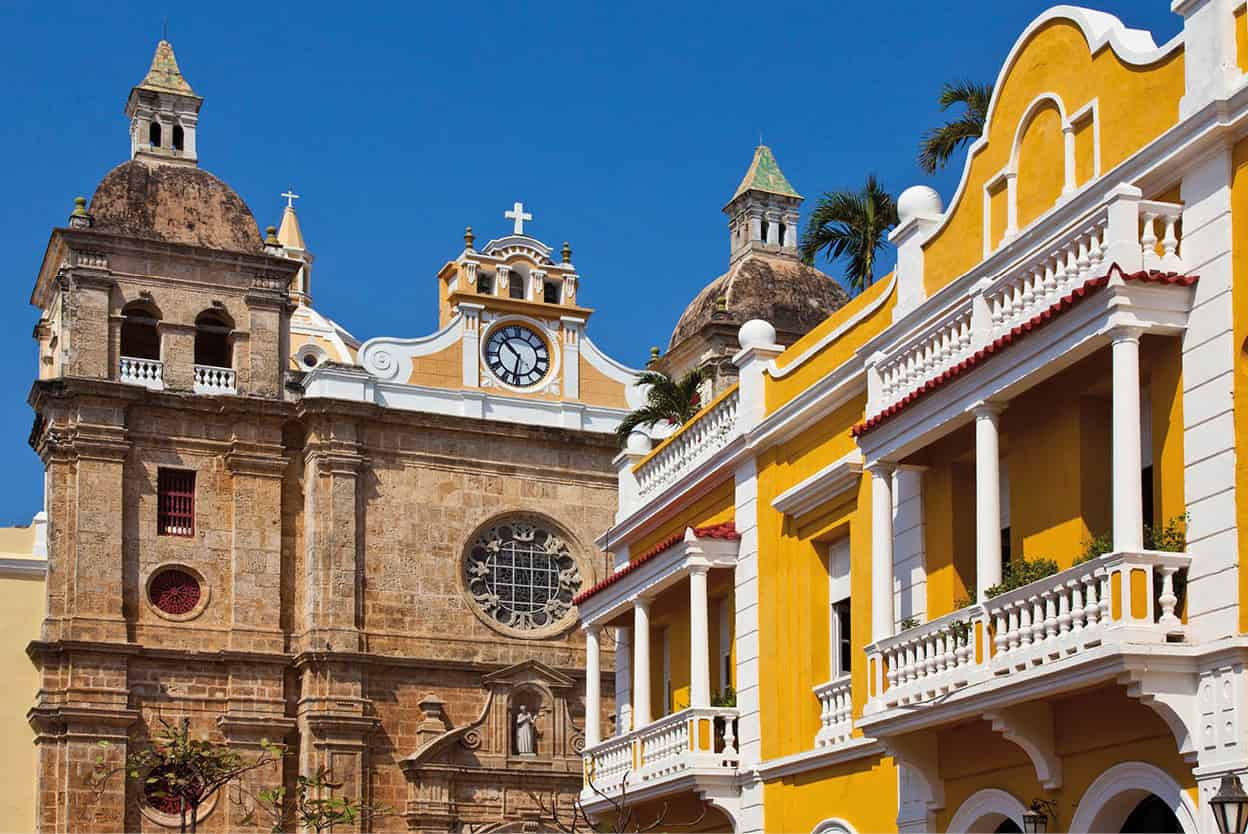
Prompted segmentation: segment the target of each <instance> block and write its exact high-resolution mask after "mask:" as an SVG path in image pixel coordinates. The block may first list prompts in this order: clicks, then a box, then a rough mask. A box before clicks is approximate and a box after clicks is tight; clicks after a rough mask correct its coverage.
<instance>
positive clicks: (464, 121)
mask: <svg viewBox="0 0 1248 834" xmlns="http://www.w3.org/2000/svg"><path fill="white" fill-rule="evenodd" d="M1049 5H1051V4H1050V3H1047V2H1043V0H941V2H939V3H933V2H930V0H922V2H920V1H919V0H908V1H907V0H894V2H889V3H836V2H806V3H791V2H785V1H784V0H779V2H770V3H757V2H739V1H738V0H720V2H699V3H670V4H657V3H654V4H644V5H643V4H625V3H612V4H603V3H585V2H570V3H521V2H510V3H505V4H496V3H472V4H467V3H439V4H430V3H423V2H416V3H405V4H393V5H382V4H373V3H355V4H342V3H326V2H319V0H309V1H308V2H301V3H287V4H277V3H274V4H269V3H264V4H261V3H249V4H241V3H232V2H214V3H195V4H185V3H179V4H173V5H166V6H162V5H160V4H150V3H149V4H143V5H142V6H140V5H137V4H136V5H133V6H130V5H120V4H111V3H107V2H100V0H92V2H78V0H69V2H62V3H57V4H55V6H54V7H52V6H49V5H48V4H46V3H35V2H31V3H12V2H9V3H6V4H5V5H4V7H3V8H0V72H2V73H3V75H2V76H0V77H2V78H3V81H4V83H3V85H2V87H0V89H2V92H0V104H3V108H2V110H0V112H2V113H3V121H2V122H0V123H2V124H3V127H2V128H0V159H3V160H5V162H4V166H3V171H4V176H3V179H2V180H0V181H2V182H3V184H4V189H3V193H4V196H5V199H4V200H3V201H0V253H2V254H0V263H2V264H3V269H4V281H5V285H6V286H7V287H8V288H9V292H10V301H11V303H9V304H7V305H3V306H0V334H2V335H0V338H2V339H3V345H2V347H3V349H0V375H3V381H4V383H5V385H4V390H7V391H8V392H9V393H8V395H7V397H6V398H5V399H4V400H3V403H2V405H0V455H3V459H4V460H5V461H6V464H7V466H6V468H7V471H8V472H9V474H8V476H7V477H6V478H4V479H3V480H2V481H0V523H19V522H20V523H24V522H25V521H27V520H29V518H30V516H31V515H32V514H33V513H34V512H36V511H37V510H38V508H39V505H40V501H41V497H40V496H41V475H40V464H39V461H38V459H37V457H36V456H35V455H34V453H33V452H32V451H31V450H30V448H29V447H28V446H27V444H26V437H27V434H28V432H29V430H30V425H31V420H32V413H31V411H30V409H29V407H28V406H27V405H26V403H25V400H26V396H27V393H28V392H29V389H30V383H31V380H32V379H33V378H34V376H35V372H36V365H35V361H36V353H35V343H34V341H33V339H31V336H30V334H31V329H32V327H33V325H34V324H35V322H36V321H37V318H38V314H37V311H36V310H35V309H34V308H33V307H30V306H29V304H28V301H29V297H30V289H31V287H32V286H33V282H34V278H35V272H36V269H37V268H38V265H39V259H40V257H41V256H42V254H43V251H44V246H45V244H46V242H47V237H48V233H49V230H50V229H51V228H52V227H53V226H55V225H61V224H63V223H64V222H65V219H66V217H67V216H68V214H69V211H70V210H71V209H72V207H73V198H74V196H75V195H79V194H81V195H84V196H87V197H89V196H90V195H91V193H92V191H93V190H94V188H95V185H96V183H98V182H99V180H100V179H101V178H102V177H103V175H104V174H105V173H106V172H107V171H108V170H109V169H110V168H111V167H113V166H114V165H116V164H118V163H120V162H122V161H124V160H125V158H126V156H127V154H128V152H129V144H128V139H127V125H126V120H125V117H124V116H123V114H122V108H123V106H124V104H125V100H126V96H127V94H128V92H129V90H130V87H131V86H133V85H134V84H135V83H137V82H138V81H139V80H140V79H141V78H142V76H143V74H144V73H145V71H146V70H147V66H148V63H149V61H150V60H151V56H152V52H153V50H154V48H155V44H156V41H157V40H158V39H159V37H160V33H161V20H162V18H163V17H164V16H165V15H168V16H169V39H170V41H171V42H172V43H173V45H174V49H175V51H176V53H177V57H178V61H179V63H180V64H181V67H182V71H183V73H184V74H185V76H186V77H187V79H188V80H189V81H190V83H191V84H192V86H193V87H194V88H195V90H196V92H198V93H199V94H200V95H202V96H203V97H204V98H205V103H204V106H203V110H202V112H201V118H200V127H199V151H200V162H201V165H202V166H203V167H205V168H207V169H208V170H210V171H212V172H213V173H215V174H217V175H218V176H220V177H222V178H223V179H224V180H226V181H227V182H228V183H230V184H231V185H232V186H233V187H234V188H235V189H236V190H237V191H238V192H239V193H240V194H241V195H242V197H243V199H244V200H246V201H247V203H248V204H249V205H250V206H251V208H252V210H253V211H254V212H255V214H256V218H257V221H258V222H259V224H260V225H261V226H262V227H263V226H264V225H267V224H269V223H277V221H278V219H279V217H280V211H281V206H282V203H283V201H282V199H281V198H280V197H279V194H280V193H281V192H282V191H285V190H286V189H287V187H288V186H291V185H293V186H294V188H295V190H296V191H297V192H298V193H300V194H302V195H303V199H302V200H300V201H299V203H298V206H297V207H298V209H299V216H300V219H301V221H302V224H303V230H304V235H305V237H306V239H307V243H308V246H309V248H310V249H311V250H312V251H313V253H314V254H315V255H316V258H317V262H316V270H315V274H314V279H313V280H314V282H313V291H314V298H315V306H316V307H317V308H318V309H320V310H321V311H322V312H324V313H326V314H327V315H330V316H332V317H334V318H336V319H337V320H338V321H339V322H341V323H342V324H343V325H344V326H346V327H347V328H348V329H350V330H351V331H352V332H353V333H355V335H356V336H358V337H360V338H361V339H367V338H369V337H370V336H381V335H391V336H416V335H422V334H425V333H428V332H430V331H431V330H432V329H433V328H434V327H435V324H436V297H435V286H436V285H435V278H434V276H435V274H436V272H437V270H438V268H439V267H440V266H441V265H442V264H443V263H444V262H445V261H446V260H447V259H449V258H451V257H454V255H455V254H456V253H457V252H458V251H459V248H460V247H461V246H462V234H463V229H464V226H465V225H471V226H473V227H474V229H475V230H476V232H477V235H478V238H479V239H488V238H489V237H493V236H497V235H499V234H502V233H505V232H506V231H507V230H508V229H509V227H510V225H509V223H508V221H505V220H504V219H503V216H502V215H503V211H504V210H506V209H507V208H509V207H510V206H511V204H512V202H513V201H515V200H523V201H524V203H525V206H526V208H527V209H528V210H530V211H532V212H533V214H534V215H535V219H534V221H533V222H532V223H531V224H530V226H529V230H530V231H531V232H532V233H533V234H534V235H536V236H537V237H539V238H542V239H544V240H545V241H546V242H547V243H550V244H551V245H553V246H555V247H558V245H559V244H560V243H561V242H562V241H564V240H568V241H570V242H571V244H572V247H573V249H574V252H575V254H574V257H573V260H574V262H575V263H576V265H577V268H578V270H579V272H580V273H581V275H582V276H583V277H582V284H581V298H580V300H581V302H582V303H584V304H587V305H588V306H591V307H594V308H596V309H597V311H598V312H597V313H596V314H595V316H594V317H593V319H592V320H591V321H590V330H589V332H590V335H591V337H592V338H593V339H594V340H595V341H596V342H597V343H598V344H599V345H600V346H602V347H603V348H604V349H605V350H606V351H607V352H608V353H610V354H611V355H613V356H615V357H616V358H618V359H620V360H622V361H624V362H627V363H629V364H631V365H634V366H637V365H640V364H641V363H643V362H644V361H645V358H646V356H647V350H648V348H649V346H650V345H660V346H664V347H665V346H666V343H667V338H668V336H669V335H670V333H671V329H672V326H673V325H674V324H675V321H676V318H677V317H678V316H679V315H680V312H681V311H682V310H683V309H684V306H685V305H686V304H687V303H688V301H689V300H690V299H691V298H692V297H693V296H694V295H695V294H696V292H697V291H698V289H700V288H701V287H702V286H703V285H704V284H706V283H707V282H708V281H710V280H711V279H713V278H714V277H716V276H717V275H719V274H720V273H721V272H723V270H724V268H725V266H726V263H727V255H728V237H727V231H726V227H725V218H724V217H723V215H722V214H720V208H721V207H722V206H723V204H724V203H725V202H726V201H727V199H728V198H729V197H730V196H731V194H732V191H733V189H734V188H735V186H736V184H737V182H738V181H739V179H740V178H741V176H742V175H743V174H744V172H745V169H746V167H747V165H748V164H749V160H750V156H751V153H752V151H753V147H754V145H755V143H756V142H757V141H758V136H759V131H760V130H761V131H762V132H763V137H764V140H765V141H766V142H767V144H769V145H770V146H771V147H772V148H773V149H774V150H775V152H776V156H777V158H778V160H779V162H780V165H781V167H782V168H783V170H784V172H785V174H786V175H787V176H788V178H789V180H790V181H791V182H792V183H793V184H794V186H795V187H796V188H797V189H798V191H800V192H801V193H803V194H805V195H806V196H807V198H808V202H807V206H806V207H807V208H809V207H810V205H811V204H812V203H813V201H814V198H815V197H816V196H817V195H818V194H819V193H821V192H823V191H827V190H832V189H837V188H842V187H849V186H857V185H859V184H861V182H862V181H863V179H864V178H865V175H866V174H867V173H868V172H875V173H877V174H878V175H879V176H880V177H881V178H882V180H883V181H884V183H885V184H886V185H887V186H888V187H889V188H890V189H891V190H892V191H893V192H894V193H897V192H899V191H901V190H902V189H904V188H906V187H907V186H909V185H913V184H916V183H921V182H924V183H928V184H930V185H932V186H934V187H936V188H937V189H938V190H939V191H940V192H941V193H942V194H943V195H944V197H945V198H946V200H947V199H948V198H949V196H950V195H951V194H952V192H953V190H954V188H955V187H956V185H957V177H958V176H959V175H960V173H961V160H960V159H959V160H958V161H957V162H956V163H955V164H954V165H951V166H950V167H949V168H948V169H946V170H945V171H943V172H941V173H940V174H938V175H937V176H935V177H930V178H929V177H925V176H923V175H922V173H921V172H920V171H919V170H918V168H917V166H916V165H915V162H914V157H915V148H916V145H917V142H918V139H919V137H920V135H921V134H922V132H923V131H924V130H925V129H926V128H928V127H930V126H932V125H934V124H936V123H937V122H938V121H939V120H940V118H941V117H940V114H939V111H938V108H937V106H936V97H937V95H938V93H939V90H940V86H941V83H942V82H944V81H946V80H954V79H958V78H963V77H965V78H972V79H977V80H980V79H982V80H993V79H995V77H996V74H997V72H998V70H999V68H1000V64H1001V62H1002V61H1003V60H1004V58H1005V56H1006V54H1007V52H1008V51H1009V49H1010V47H1011V45H1012V44H1013V43H1014V40H1015V38H1016V37H1017V36H1018V34H1019V33H1020V32H1021V31H1022V30H1023V28H1024V27H1025V26H1026V24H1027V23H1028V22H1029V21H1030V20H1031V19H1032V18H1033V17H1035V16H1036V15H1037V14H1039V13H1040V12H1041V11H1043V10H1044V9H1045V8H1046V7H1048V6H1049ZM1096 7H1097V8H1100V9H1102V10H1104V11H1108V12H1111V13H1113V14H1116V15H1118V16H1119V17H1120V18H1122V19H1123V21H1124V22H1126V23H1127V24H1128V25H1131V26H1134V27H1137V28H1145V29H1149V30H1151V31H1152V32H1153V33H1154V37H1155V38H1156V40H1157V42H1158V43H1162V42H1163V41H1165V40H1168V39H1169V38H1170V37H1172V36H1173V35H1174V34H1176V33H1177V32H1178V31H1179V30H1180V28H1181V21H1180V19H1179V18H1178V17H1177V16H1174V15H1172V14H1171V13H1170V12H1169V7H1170V0H1096ZM51 8H54V9H55V11H54V12H52V11H50V9H51ZM890 262H891V258H890ZM824 268H825V269H827V271H829V272H830V273H831V274H833V275H838V274H839V269H838V268H837V267H836V266H825V267H824Z"/></svg>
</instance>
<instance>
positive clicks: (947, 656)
mask: <svg viewBox="0 0 1248 834" xmlns="http://www.w3.org/2000/svg"><path fill="white" fill-rule="evenodd" d="M1190 564H1191V557H1190V556H1188V555H1187V554H1184V553H1162V552H1158V551H1145V552H1141V553H1121V552H1119V553H1108V554H1106V555H1104V556H1101V557H1099V558H1097V559H1093V560H1091V561H1089V562H1085V563H1083V564H1081V565H1075V566H1074V567H1072V568H1069V569H1067V570H1064V571H1061V572H1060V573H1057V574H1054V575H1053V576H1049V577H1045V578H1044V579H1040V580H1037V581H1035V582H1032V583H1031V584H1029V585H1024V586H1023V587H1021V588H1016V589H1015V590H1013V591H1009V592H1007V593H1004V594H1001V595H1000V596H997V597H994V598H992V599H990V600H988V601H986V602H983V603H980V604H976V605H972V606H969V607H967V608H963V609H961V610H959V611H955V612H953V613H951V614H947V615H945V616H943V617H940V618H939V619H936V620H933V621H932V622H930V623H926V624H924V625H921V626H917V627H915V628H911V629H907V630H906V631H903V632H901V633H900V634H897V635H894V636H893V637H890V638H888V639H887V640H881V641H879V642H878V643H875V644H874V645H871V646H868V647H867V657H868V663H869V664H870V666H871V668H872V669H879V670H882V671H883V675H882V678H881V677H877V678H876V685H877V686H882V691H876V692H875V693H874V695H872V696H871V697H869V698H868V702H867V706H866V709H865V710H864V713H865V714H874V713H877V712H881V711H883V710H887V709H893V708H895V707H899V706H908V707H914V706H917V705H921V704H923V703H924V702H928V701H932V700H933V699H936V698H939V697H941V696H944V695H948V694H950V693H954V692H956V691H958V690H959V689H962V688H963V687H966V686H968V685H971V684H975V683H982V682H985V681H990V680H994V679H995V680H1000V679H1002V678H1008V676H1010V675H1013V674H1017V673H1020V672H1025V671H1029V670H1033V669H1036V668H1039V667H1044V666H1047V665H1052V664H1056V663H1059V662H1061V661H1063V660H1066V659H1068V658H1077V657H1078V656H1080V655H1082V654H1086V653H1087V652H1089V651H1091V650H1093V649H1098V648H1101V647H1111V648H1112V647H1114V646H1125V645H1127V644H1130V643H1164V642H1166V641H1168V640H1171V639H1180V640H1181V639H1182V638H1183V636H1184V633H1185V632H1184V626H1183V623H1182V621H1181V620H1180V619H1179V616H1178V612H1177V610H1176V608H1177V605H1178V597H1177V595H1176V593H1175V584H1174V577H1175V574H1176V573H1178V572H1179V571H1181V570H1183V569H1185V568H1187V567H1188V566H1189V565H1190Z"/></svg>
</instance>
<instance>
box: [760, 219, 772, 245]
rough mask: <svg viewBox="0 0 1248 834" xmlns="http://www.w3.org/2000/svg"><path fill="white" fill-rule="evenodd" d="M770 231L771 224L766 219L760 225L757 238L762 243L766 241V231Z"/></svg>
mask: <svg viewBox="0 0 1248 834" xmlns="http://www.w3.org/2000/svg"><path fill="white" fill-rule="evenodd" d="M770 231H771V224H770V223H768V222H767V221H766V220H764V221H763V225H762V231H761V237H759V240H761V241H762V242H763V243H766V242H767V233H768V232H770Z"/></svg>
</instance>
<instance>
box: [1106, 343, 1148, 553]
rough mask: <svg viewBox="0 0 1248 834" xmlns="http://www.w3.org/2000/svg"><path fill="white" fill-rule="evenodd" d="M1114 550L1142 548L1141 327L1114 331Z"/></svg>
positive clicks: (1136, 549)
mask: <svg viewBox="0 0 1248 834" xmlns="http://www.w3.org/2000/svg"><path fill="white" fill-rule="evenodd" d="M1112 338H1113V349H1112V350H1113V363H1114V383H1113V384H1114V394H1113V397H1114V402H1113V420H1114V439H1113V448H1114V456H1113V467H1114V472H1113V476H1114V480H1113V483H1114V487H1113V493H1114V518H1113V530H1114V550H1128V551H1138V550H1141V549H1142V548H1143V547H1144V499H1143V495H1142V491H1143V475H1142V473H1141V455H1140V330H1139V329H1138V328H1134V327H1122V328H1118V329H1117V330H1114V331H1113V333H1112Z"/></svg>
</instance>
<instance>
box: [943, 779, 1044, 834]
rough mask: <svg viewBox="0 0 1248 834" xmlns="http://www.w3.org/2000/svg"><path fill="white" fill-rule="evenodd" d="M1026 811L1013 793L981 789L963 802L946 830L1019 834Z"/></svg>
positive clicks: (978, 833) (986, 833) (972, 833)
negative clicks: (1016, 833) (1017, 833)
mask: <svg viewBox="0 0 1248 834" xmlns="http://www.w3.org/2000/svg"><path fill="white" fill-rule="evenodd" d="M1026 810H1027V809H1026V808H1025V807H1024V806H1023V803H1022V802H1020V801H1019V800H1018V799H1017V798H1016V797H1015V796H1014V795H1013V794H1011V793H1009V792H1007V791H1003V790H1000V789H999V788H984V789H983V790H980V791H976V792H975V793H974V794H972V795H971V796H970V797H969V798H968V799H967V800H966V801H965V802H963V803H962V805H961V806H960V807H959V808H958V810H957V812H956V813H955V814H954V815H953V819H952V820H950V823H949V830H950V831H958V832H962V834H998V832H999V834H1015V832H1019V834H1021V832H1022V830H1023V829H1022V822H1023V814H1024V813H1026Z"/></svg>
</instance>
